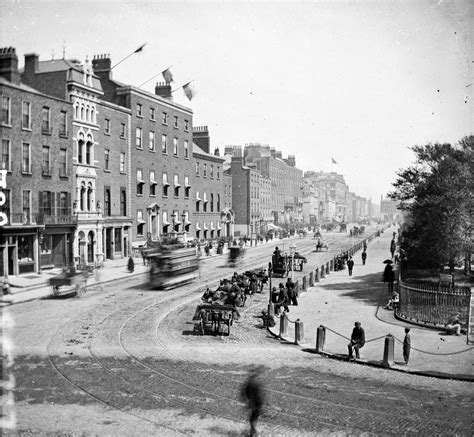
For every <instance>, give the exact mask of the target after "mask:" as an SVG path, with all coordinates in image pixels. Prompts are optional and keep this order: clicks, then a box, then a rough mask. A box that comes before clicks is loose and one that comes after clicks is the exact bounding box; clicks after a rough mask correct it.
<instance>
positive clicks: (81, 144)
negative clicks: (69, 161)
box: [77, 140, 84, 164]
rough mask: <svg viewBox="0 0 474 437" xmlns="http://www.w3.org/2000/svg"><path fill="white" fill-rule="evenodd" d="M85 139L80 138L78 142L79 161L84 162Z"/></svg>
mask: <svg viewBox="0 0 474 437" xmlns="http://www.w3.org/2000/svg"><path fill="white" fill-rule="evenodd" d="M83 153H84V140H79V141H78V142H77V162H78V163H80V164H82V160H83V159H84V156H83Z"/></svg>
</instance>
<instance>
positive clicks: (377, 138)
mask: <svg viewBox="0 0 474 437" xmlns="http://www.w3.org/2000/svg"><path fill="white" fill-rule="evenodd" d="M473 18H474V14H473V7H472V6H471V3H470V2H468V1H457V2H447V1H445V2H443V1H423V2H390V3H386V4H384V3H381V2H380V3H374V2H371V3H369V2H364V1H356V2H351V3H346V2H344V3H343V2H331V3H329V2H328V3H326V2H317V1H316V2H311V3H310V2H299V1H290V2H286V3H280V2H265V3H255V2H254V3H244V2H235V3H234V2H232V3H229V2H212V3H208V2H206V3H205V2H199V1H192V2H173V3H167V2H148V1H142V2H139V3H125V2H119V1H108V2H91V1H83V2H64V1H63V2H47V3H46V2H34V3H33V2H31V3H29V2H21V1H20V2H18V1H15V2H13V1H5V0H3V1H2V14H1V16H0V27H1V31H0V41H1V46H2V47H5V46H12V47H15V48H16V50H17V54H18V57H19V62H20V66H23V56H24V54H27V53H32V52H35V53H37V54H38V55H39V56H40V61H42V60H48V59H51V58H52V57H54V58H56V59H58V58H62V56H63V53H65V57H66V58H68V59H72V58H75V59H79V60H81V61H84V60H85V59H86V57H87V58H88V59H89V60H91V59H92V57H93V56H94V55H97V54H102V53H110V56H111V58H112V65H114V64H116V63H117V62H119V61H120V60H121V59H123V58H124V57H125V56H127V55H128V54H130V53H132V52H133V51H134V50H135V49H137V48H138V47H140V46H141V45H142V44H144V43H147V44H146V46H145V47H144V48H143V50H142V51H141V52H140V53H137V54H134V55H133V56H131V57H130V58H129V59H127V60H125V61H124V62H122V63H121V64H120V65H118V66H117V67H116V68H114V70H113V75H114V78H115V79H117V80H119V81H120V82H123V83H126V84H131V85H133V86H139V85H140V84H142V83H144V82H145V81H147V80H148V79H150V78H151V77H153V76H155V75H156V76H157V77H156V78H155V79H153V80H151V81H150V82H148V83H147V84H146V85H144V86H143V88H144V89H145V90H147V91H150V92H153V89H154V86H155V83H156V82H157V81H162V80H163V78H162V77H161V75H160V72H161V71H162V70H164V69H165V68H168V67H170V69H171V71H172V73H173V75H174V78H175V80H176V82H175V83H174V84H173V89H175V88H179V87H180V86H181V85H183V84H184V83H186V82H189V81H193V82H192V85H193V87H194V89H195V90H196V95H195V97H194V98H193V100H192V101H188V100H187V99H186V97H185V96H184V93H182V91H181V90H178V91H176V92H175V93H174V94H173V97H174V100H175V101H176V102H177V103H179V104H182V105H185V106H187V107H189V108H191V109H192V110H193V112H194V124H195V125H207V126H209V130H210V135H211V151H213V150H214V148H215V147H219V148H220V150H221V154H223V149H224V147H225V146H226V145H234V144H235V145H242V146H244V145H245V144H248V143H253V142H257V143H262V144H268V145H270V147H274V148H275V149H277V150H280V151H281V152H282V153H283V155H284V157H286V156H288V155H295V157H296V165H297V167H298V168H301V169H302V170H303V171H308V170H314V171H320V170H322V171H331V170H332V171H335V172H337V173H340V174H343V175H344V177H345V180H346V182H347V184H348V185H349V187H350V190H351V191H353V192H355V193H357V194H358V195H360V196H363V197H366V198H372V199H373V200H374V201H376V200H378V199H380V195H381V194H383V195H384V196H385V194H386V193H387V191H389V190H390V189H391V186H390V185H391V182H393V181H394V179H395V172H396V171H397V170H398V169H400V168H404V167H407V166H408V165H410V164H411V163H412V161H413V159H414V156H413V154H412V153H411V152H410V151H409V150H408V146H412V145H415V144H425V143H427V142H451V143H454V142H456V141H458V140H459V139H461V138H462V137H463V136H465V135H469V134H472V133H473V126H474V118H473V116H474V111H473V109H472V108H473V107H472V88H473V87H474V86H472V83H473V82H474V80H473V60H472V47H474V44H473V33H472V31H471V32H469V25H470V24H471V23H472V21H473ZM26 30H27V31H26ZM53 51H54V54H53ZM333 160H335V161H336V162H337V164H333V163H332V161H333Z"/></svg>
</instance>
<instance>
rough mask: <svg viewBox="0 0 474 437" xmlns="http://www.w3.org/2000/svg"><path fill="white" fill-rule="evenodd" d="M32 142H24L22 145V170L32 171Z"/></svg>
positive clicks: (23, 171)
mask: <svg viewBox="0 0 474 437" xmlns="http://www.w3.org/2000/svg"><path fill="white" fill-rule="evenodd" d="M30 152H31V150H30V143H22V145H21V172H22V173H31V160H30Z"/></svg>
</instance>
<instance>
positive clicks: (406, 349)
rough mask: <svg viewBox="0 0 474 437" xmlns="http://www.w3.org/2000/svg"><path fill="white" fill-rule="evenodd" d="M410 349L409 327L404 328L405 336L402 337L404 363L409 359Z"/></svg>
mask: <svg viewBox="0 0 474 437" xmlns="http://www.w3.org/2000/svg"><path fill="white" fill-rule="evenodd" d="M410 350H411V338H410V328H405V338H404V339H403V359H404V360H405V364H408V360H409V359H410Z"/></svg>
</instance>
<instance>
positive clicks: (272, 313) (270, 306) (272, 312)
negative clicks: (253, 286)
mask: <svg viewBox="0 0 474 437" xmlns="http://www.w3.org/2000/svg"><path fill="white" fill-rule="evenodd" d="M268 315H269V316H272V317H274V316H275V306H274V305H273V302H270V303H269V304H268Z"/></svg>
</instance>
